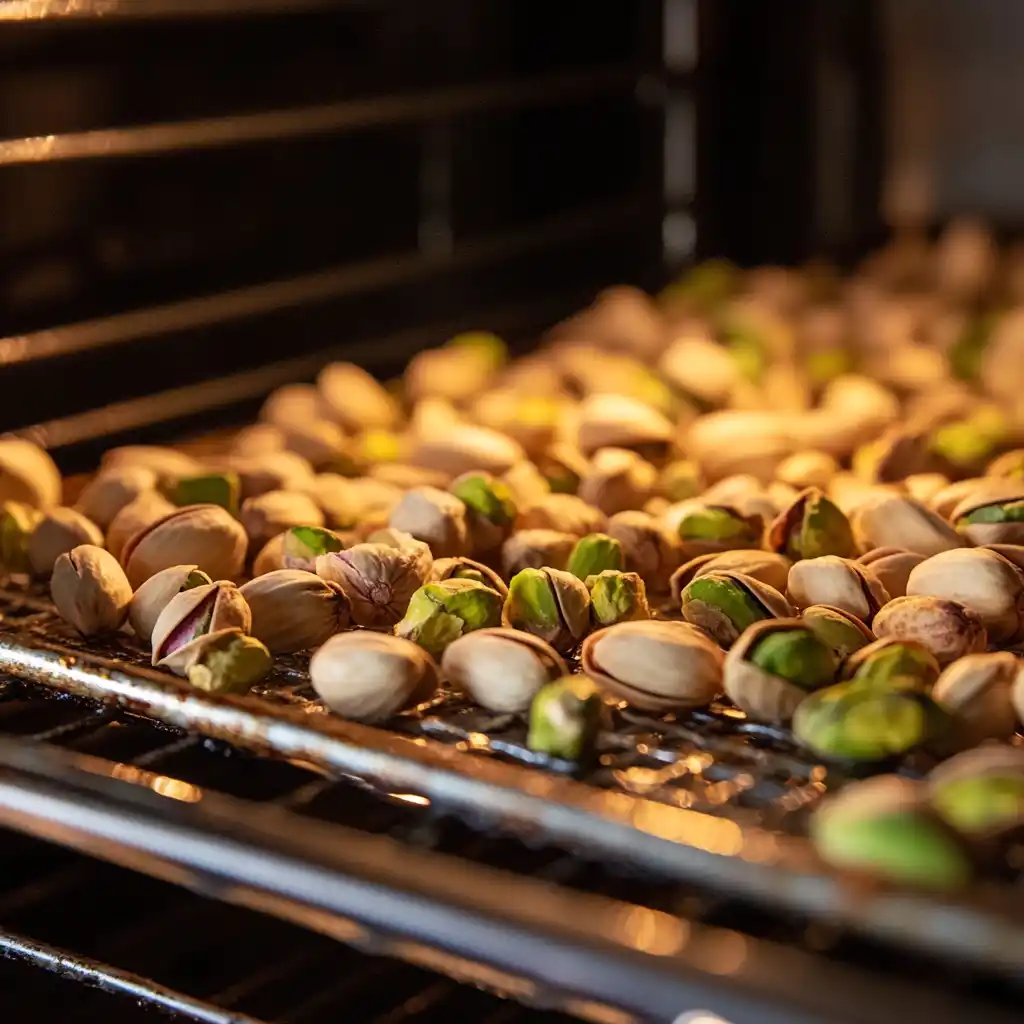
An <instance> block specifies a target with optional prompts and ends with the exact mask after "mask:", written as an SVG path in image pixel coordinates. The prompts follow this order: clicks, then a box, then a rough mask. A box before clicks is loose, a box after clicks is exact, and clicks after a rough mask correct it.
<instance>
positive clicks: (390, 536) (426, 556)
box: [366, 526, 434, 583]
mask: <svg viewBox="0 0 1024 1024" xmlns="http://www.w3.org/2000/svg"><path fill="white" fill-rule="evenodd" d="M366 543H367V544H383V545H385V547H389V548H394V549H395V550H396V551H401V552H402V554H403V555H408V556H409V557H410V558H411V559H412V561H413V563H414V564H415V566H416V571H417V572H418V573H419V575H420V580H421V581H422V582H423V583H426V582H427V580H428V579H429V578H430V570H431V567H432V566H433V564H434V556H433V555H432V554H431V553H430V545H428V544H425V543H424V542H423V541H421V540H417V539H416V538H415V537H414V536H413V535H412V534H411V533H406V532H405V531H404V530H396V529H394V528H393V527H390V526H388V527H385V528H384V529H382V530H374V531H373V532H372V533H370V534H368V535H367V537H366Z"/></svg>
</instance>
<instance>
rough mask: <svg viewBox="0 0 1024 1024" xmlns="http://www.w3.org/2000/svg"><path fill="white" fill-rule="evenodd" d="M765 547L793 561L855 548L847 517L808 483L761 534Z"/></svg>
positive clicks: (849, 555)
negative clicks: (763, 537) (807, 486)
mask: <svg viewBox="0 0 1024 1024" xmlns="http://www.w3.org/2000/svg"><path fill="white" fill-rule="evenodd" d="M765 540H766V543H765V547H767V548H769V549H770V550H772V551H777V552H778V553H779V554H783V555H787V556H788V557H789V558H791V559H793V561H798V560H799V559H801V558H820V557H821V556H822V555H838V556H839V557H840V558H852V557H853V556H854V555H855V554H856V553H857V552H856V545H855V543H854V540H853V530H852V528H851V527H850V521H849V520H848V519H847V518H846V516H845V515H844V514H843V513H842V512H840V511H839V509H838V508H837V507H836V506H835V505H833V504H832V502H831V501H829V500H828V498H826V497H825V495H824V494H822V492H821V491H820V490H818V488H817V487H809V488H808V489H807V490H806V491H804V492H803V493H801V494H799V495H798V496H797V498H796V500H795V501H794V502H793V503H792V504H791V505H790V506H789V507H788V508H786V509H784V510H783V511H782V512H780V513H779V515H778V516H776V518H775V520H774V522H772V524H771V525H770V526H769V527H768V529H767V531H766V534H765Z"/></svg>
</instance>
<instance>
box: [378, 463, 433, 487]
mask: <svg viewBox="0 0 1024 1024" xmlns="http://www.w3.org/2000/svg"><path fill="white" fill-rule="evenodd" d="M366 475H367V476H368V477H370V479H372V480H380V481H381V483H386V484H391V485H393V486H394V487H397V488H399V489H400V490H403V491H408V490H411V489H412V488H413V487H437V488H438V489H439V490H442V491H443V490H445V489H447V487H448V485H449V484H450V483H451V479H452V478H451V476H450V475H449V474H448V473H442V472H441V471H440V470H437V469H424V468H423V467H422V466H407V465H405V463H402V462H384V463H381V464H380V465H379V466H371V467H370V468H369V469H368V470H367V471H366Z"/></svg>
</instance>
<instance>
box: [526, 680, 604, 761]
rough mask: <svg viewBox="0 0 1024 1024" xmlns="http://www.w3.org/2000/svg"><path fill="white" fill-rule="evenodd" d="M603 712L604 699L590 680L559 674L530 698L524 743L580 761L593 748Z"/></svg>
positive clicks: (530, 746)
mask: <svg viewBox="0 0 1024 1024" xmlns="http://www.w3.org/2000/svg"><path fill="white" fill-rule="evenodd" d="M603 712H604V701H603V700H602V699H601V694H600V693H599V692H598V689H597V687H596V686H595V685H594V683H593V681H592V680H590V679H588V678H587V677H586V676H584V675H575V676H563V677H562V678H561V679H559V680H556V681H555V682H553V683H548V684H547V685H546V686H545V687H543V689H541V690H540V691H539V692H538V693H537V695H536V696H535V697H534V698H533V703H532V704H531V705H530V729H529V732H528V733H527V734H526V745H527V746H528V747H529V748H530V750H532V751H534V752H535V753H538V754H548V755H550V756H551V757H558V758H561V759H562V760H564V761H582V760H584V759H586V758H588V757H589V756H590V754H591V752H592V750H593V746H594V741H595V739H596V737H597V731H598V729H599V727H600V725H601V716H602V714H603Z"/></svg>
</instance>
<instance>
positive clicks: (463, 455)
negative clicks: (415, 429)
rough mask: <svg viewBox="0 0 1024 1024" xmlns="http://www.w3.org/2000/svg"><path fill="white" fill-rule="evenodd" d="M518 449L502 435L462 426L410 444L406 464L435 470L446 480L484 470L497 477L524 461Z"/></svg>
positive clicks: (479, 428)
mask: <svg viewBox="0 0 1024 1024" xmlns="http://www.w3.org/2000/svg"><path fill="white" fill-rule="evenodd" d="M525 458H526V453H525V452H524V451H523V449H522V446H521V445H519V444H517V443H516V442H515V441H513V440H512V438H510V437H508V436H507V435H505V434H499V433H498V432H497V431H495V430H488V429H487V428H486V427H470V426H466V425H463V424H460V425H458V426H457V427H455V428H454V429H450V430H446V431H444V432H442V433H439V434H436V435H433V436H431V437H426V438H421V439H419V440H418V441H417V442H416V444H414V446H413V449H412V452H411V453H410V456H409V461H410V462H411V463H412V464H413V465H414V466H423V467H425V468H426V469H437V470H441V471H442V472H443V473H447V474H448V475H449V476H453V477H455V476H458V475H459V474H460V473H469V472H471V471H472V470H484V471H485V472H488V473H493V474H494V475H495V476H501V475H502V474H503V473H507V472H508V471H509V470H510V469H511V468H512V467H513V466H514V465H516V463H518V462H522V461H524V460H525Z"/></svg>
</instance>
